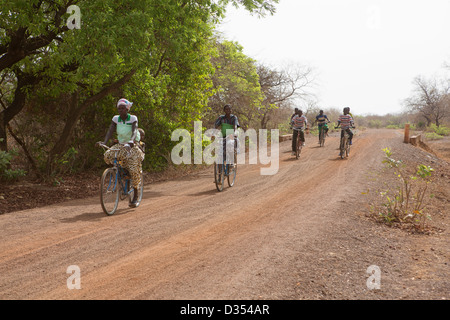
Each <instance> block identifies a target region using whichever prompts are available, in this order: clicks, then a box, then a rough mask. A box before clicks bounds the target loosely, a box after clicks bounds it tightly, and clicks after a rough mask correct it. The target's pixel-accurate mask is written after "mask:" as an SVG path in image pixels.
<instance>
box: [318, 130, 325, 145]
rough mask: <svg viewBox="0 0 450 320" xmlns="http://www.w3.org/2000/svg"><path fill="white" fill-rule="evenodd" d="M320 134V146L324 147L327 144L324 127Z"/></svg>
mask: <svg viewBox="0 0 450 320" xmlns="http://www.w3.org/2000/svg"><path fill="white" fill-rule="evenodd" d="M319 135H320V139H319V141H320V146H321V147H324V146H325V132H324V130H323V129H321V130H320V134H319Z"/></svg>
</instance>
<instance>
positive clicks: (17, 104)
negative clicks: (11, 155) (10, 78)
mask: <svg viewBox="0 0 450 320" xmlns="http://www.w3.org/2000/svg"><path fill="white" fill-rule="evenodd" d="M15 73H16V77H17V86H16V90H15V92H14V100H13V102H12V103H11V104H10V105H9V107H7V108H6V109H4V110H2V111H1V112H0V138H1V139H3V140H2V141H1V142H0V150H3V151H8V141H7V136H6V132H7V126H8V123H9V122H10V121H11V120H12V119H13V118H14V117H15V116H16V115H17V114H18V113H19V112H20V111H22V109H23V107H24V106H25V102H26V98H27V94H26V92H25V90H24V89H25V88H26V87H28V86H31V87H32V86H34V85H36V83H38V82H39V80H40V79H41V77H40V76H39V75H32V74H28V73H22V72H21V71H18V70H17V71H15Z"/></svg>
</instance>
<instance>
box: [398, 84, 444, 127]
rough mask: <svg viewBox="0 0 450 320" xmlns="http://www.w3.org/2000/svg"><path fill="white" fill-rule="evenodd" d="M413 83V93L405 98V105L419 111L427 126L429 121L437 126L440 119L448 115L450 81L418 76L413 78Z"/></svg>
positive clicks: (413, 110) (411, 109)
mask: <svg viewBox="0 0 450 320" xmlns="http://www.w3.org/2000/svg"><path fill="white" fill-rule="evenodd" d="M413 85H414V89H413V94H412V96H411V97H409V98H407V99H406V100H405V105H406V106H407V108H409V110H410V111H412V112H417V113H419V114H420V115H421V116H422V117H423V118H424V119H425V120H426V122H427V126H429V125H430V124H431V123H434V124H436V125H437V126H439V125H440V124H441V121H442V120H443V119H445V118H446V117H448V116H449V115H450V109H449V104H448V95H449V94H450V82H447V83H444V82H438V80H437V79H430V80H427V79H425V78H424V77H422V76H418V77H416V78H415V79H414V81H413Z"/></svg>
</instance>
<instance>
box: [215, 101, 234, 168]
mask: <svg viewBox="0 0 450 320" xmlns="http://www.w3.org/2000/svg"><path fill="white" fill-rule="evenodd" d="M223 111H224V112H225V114H224V115H221V116H219V117H218V118H217V120H216V121H215V122H214V127H215V128H216V129H218V130H221V129H222V124H228V125H231V126H233V128H234V129H237V128H239V127H240V125H239V120H238V118H237V116H236V115H234V114H232V113H231V111H232V108H231V105H229V104H226V105H225V106H224V107H223ZM234 129H233V130H234ZM227 145H228V150H236V151H238V149H239V139H237V136H236V132H234V134H232V135H229V136H225V134H223V153H222V155H223V157H226V154H227ZM232 159H233V160H234V157H232ZM222 160H223V158H222Z"/></svg>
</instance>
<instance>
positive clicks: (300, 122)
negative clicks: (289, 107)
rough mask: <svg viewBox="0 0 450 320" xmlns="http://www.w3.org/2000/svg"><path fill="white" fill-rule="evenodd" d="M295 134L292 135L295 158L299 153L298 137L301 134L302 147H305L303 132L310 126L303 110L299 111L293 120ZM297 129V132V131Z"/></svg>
mask: <svg viewBox="0 0 450 320" xmlns="http://www.w3.org/2000/svg"><path fill="white" fill-rule="evenodd" d="M291 124H292V129H294V130H293V134H292V155H293V156H294V155H295V153H296V152H297V136H298V134H300V141H301V142H302V145H303V146H304V145H305V133H304V132H303V129H304V128H306V126H307V124H308V120H307V119H306V117H305V116H304V115H303V111H302V110H298V111H297V114H296V115H295V116H294V117H292V120H291ZM295 129H297V130H295Z"/></svg>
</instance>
